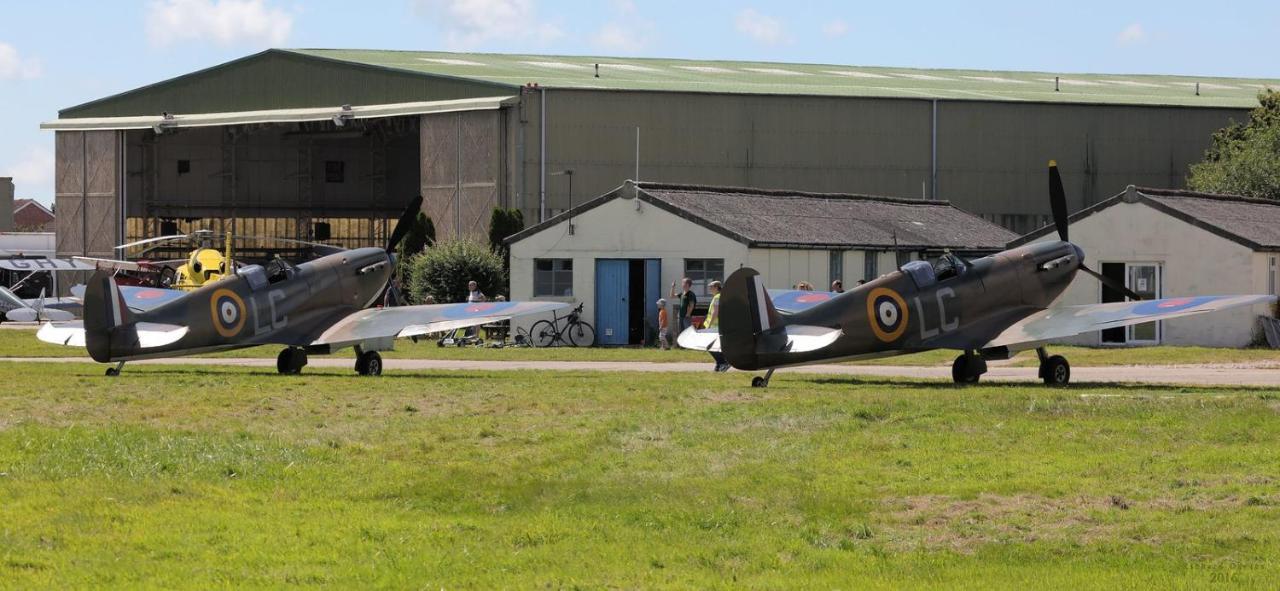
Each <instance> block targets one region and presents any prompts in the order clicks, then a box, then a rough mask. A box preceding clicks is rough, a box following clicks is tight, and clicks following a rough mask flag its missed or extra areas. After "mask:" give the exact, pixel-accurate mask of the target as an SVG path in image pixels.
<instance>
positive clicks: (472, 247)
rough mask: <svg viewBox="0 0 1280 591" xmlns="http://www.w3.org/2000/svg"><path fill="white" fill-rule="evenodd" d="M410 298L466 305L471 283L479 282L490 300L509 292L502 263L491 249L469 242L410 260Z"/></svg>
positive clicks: (447, 244) (438, 248)
mask: <svg viewBox="0 0 1280 591" xmlns="http://www.w3.org/2000/svg"><path fill="white" fill-rule="evenodd" d="M408 270H409V278H408V281H409V283H408V286H409V295H410V296H411V297H412V298H413V301H414V302H418V303H422V302H424V301H426V297H427V296H428V295H429V296H431V297H432V298H433V299H434V300H435V301H436V303H438V304H445V303H450V302H465V301H466V300H467V282H468V281H475V282H476V283H477V284H478V286H479V288H480V291H482V292H484V293H485V295H487V296H489V298H491V299H492V298H493V297H495V296H497V295H499V294H503V293H504V292H505V286H506V284H507V276H506V271H505V270H504V269H503V267H502V259H501V258H500V257H499V256H498V254H497V253H495V252H493V250H491V249H490V248H489V247H488V246H487V245H485V244H482V243H479V242H472V241H469V240H457V241H452V242H441V243H438V244H436V245H435V246H434V247H433V248H429V249H427V250H424V251H422V252H421V253H420V254H418V255H416V256H414V257H413V258H411V259H410V260H409V268H408Z"/></svg>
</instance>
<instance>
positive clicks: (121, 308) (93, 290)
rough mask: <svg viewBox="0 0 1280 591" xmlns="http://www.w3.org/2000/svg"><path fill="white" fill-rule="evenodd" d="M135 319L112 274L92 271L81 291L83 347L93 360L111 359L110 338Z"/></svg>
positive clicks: (103, 360)
mask: <svg viewBox="0 0 1280 591" xmlns="http://www.w3.org/2000/svg"><path fill="white" fill-rule="evenodd" d="M135 322H136V320H135V318H134V315H133V312H132V311H131V310H129V306H128V305H126V304H125V298H124V296H123V295H121V294H120V287H119V286H117V285H116V280H115V278H113V277H112V276H111V273H110V272H107V271H98V272H96V273H94V274H93V277H91V278H89V283H88V284H87V285H86V286H85V291H84V338H85V348H87V349H88V350H89V355H90V356H91V357H93V359H94V361H98V362H104V363H105V362H107V361H110V360H111V341H112V337H113V336H114V335H115V334H116V333H117V332H118V331H119V329H120V328H122V327H127V326H130V325H132V324H134V323H135Z"/></svg>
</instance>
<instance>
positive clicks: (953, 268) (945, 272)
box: [933, 252, 965, 281]
mask: <svg viewBox="0 0 1280 591" xmlns="http://www.w3.org/2000/svg"><path fill="white" fill-rule="evenodd" d="M964 270H965V265H964V261H963V260H961V259H960V257H958V256H956V255H953V254H951V253H950V252H944V253H942V256H940V257H938V262H936V263H934V264H933V274H934V276H935V277H937V280H938V281H946V280H948V279H950V278H952V277H955V276H958V275H960V274H961V273H964Z"/></svg>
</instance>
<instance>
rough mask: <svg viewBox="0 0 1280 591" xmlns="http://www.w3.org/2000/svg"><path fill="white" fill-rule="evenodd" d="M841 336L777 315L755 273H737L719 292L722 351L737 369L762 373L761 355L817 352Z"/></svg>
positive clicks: (835, 331) (748, 270) (746, 270)
mask: <svg viewBox="0 0 1280 591" xmlns="http://www.w3.org/2000/svg"><path fill="white" fill-rule="evenodd" d="M839 336H840V329H838V328H830V327H824V326H806V325H800V324H794V323H792V322H790V320H789V318H788V317H786V316H783V315H782V314H780V313H778V310H777V308H775V307H774V305H773V300H772V299H770V298H769V292H768V291H767V290H765V287H764V280H763V279H761V277H760V274H759V273H757V272H756V270H755V269H752V268H749V267H743V268H741V269H738V270H737V271H734V272H733V274H732V275H730V276H729V279H728V280H726V281H725V284H724V290H723V291H721V292H720V342H719V346H720V351H721V352H723V353H724V356H725V359H726V360H727V361H728V362H729V364H730V365H732V366H734V367H736V368H738V369H745V370H752V369H761V368H762V367H764V365H763V364H762V363H761V359H760V357H761V355H762V354H763V355H773V354H783V353H788V352H790V353H800V352H805V351H814V350H817V349H821V348H823V347H826V346H827V345H830V344H831V343H833V342H835V340H836V338H838V337H839Z"/></svg>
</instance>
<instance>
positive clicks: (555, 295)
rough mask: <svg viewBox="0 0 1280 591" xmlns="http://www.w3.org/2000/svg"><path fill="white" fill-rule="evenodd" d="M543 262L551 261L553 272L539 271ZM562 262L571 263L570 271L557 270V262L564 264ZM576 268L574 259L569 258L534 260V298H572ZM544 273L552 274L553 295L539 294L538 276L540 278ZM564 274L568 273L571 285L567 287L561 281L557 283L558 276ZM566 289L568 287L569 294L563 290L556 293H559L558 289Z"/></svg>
mask: <svg viewBox="0 0 1280 591" xmlns="http://www.w3.org/2000/svg"><path fill="white" fill-rule="evenodd" d="M542 261H551V270H550V271H540V270H538V263H540V262H542ZM562 261H568V262H569V269H568V270H565V269H557V268H556V263H557V262H562ZM575 266H576V265H574V263H573V259H572V258H569V257H557V258H538V259H533V297H535V298H572V297H573V269H574V267H575ZM542 273H550V274H551V291H552V293H539V292H538V285H539V283H538V276H539V274H542ZM563 273H568V275H569V279H568V281H569V284H568V285H567V286H565V285H562V284H561V283H562V282H561V281H557V280H556V276H557V275H558V274H563ZM564 287H567V288H568V293H564V290H563V289H560V290H558V291H559V292H560V293H556V292H557V288H564Z"/></svg>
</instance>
